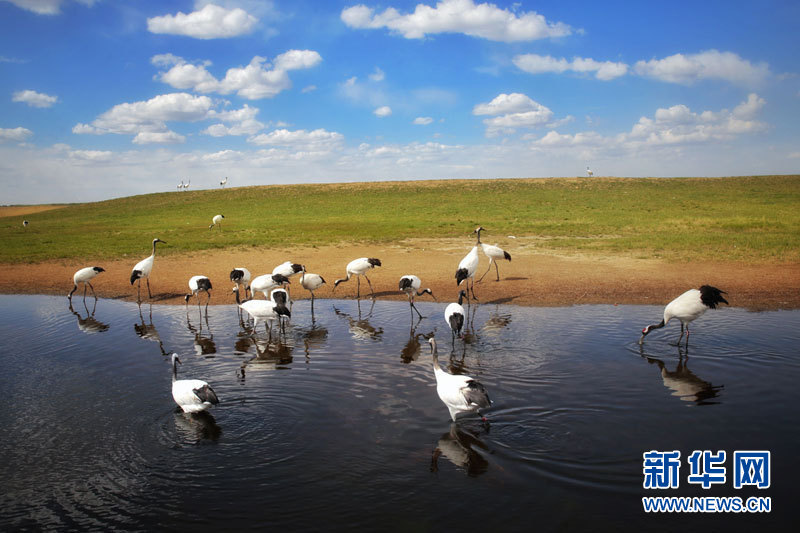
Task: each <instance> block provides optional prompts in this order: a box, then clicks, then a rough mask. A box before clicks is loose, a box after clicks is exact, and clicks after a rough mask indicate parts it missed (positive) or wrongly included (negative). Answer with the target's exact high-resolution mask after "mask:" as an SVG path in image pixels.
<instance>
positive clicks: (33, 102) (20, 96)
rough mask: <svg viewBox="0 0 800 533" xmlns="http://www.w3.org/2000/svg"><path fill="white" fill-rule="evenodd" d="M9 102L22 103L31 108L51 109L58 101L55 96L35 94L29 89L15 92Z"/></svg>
mask: <svg viewBox="0 0 800 533" xmlns="http://www.w3.org/2000/svg"><path fill="white" fill-rule="evenodd" d="M11 100H12V101H13V102H22V103H25V104H28V105H29V106H31V107H51V106H52V105H53V104H55V103H56V102H57V101H58V97H57V96H50V95H49V94H44V93H37V92H36V91H31V90H30V89H28V90H25V91H17V92H15V93H14V94H13V96H12V98H11Z"/></svg>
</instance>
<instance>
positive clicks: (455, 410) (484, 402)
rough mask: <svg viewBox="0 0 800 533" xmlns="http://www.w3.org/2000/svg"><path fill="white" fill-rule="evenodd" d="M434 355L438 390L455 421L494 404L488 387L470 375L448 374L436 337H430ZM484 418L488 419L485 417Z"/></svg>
mask: <svg viewBox="0 0 800 533" xmlns="http://www.w3.org/2000/svg"><path fill="white" fill-rule="evenodd" d="M428 343H429V344H430V345H431V356H432V357H433V375H434V376H435V377H436V392H437V394H438V395H439V399H440V400H442V403H444V404H445V406H446V407H447V410H448V411H450V418H452V419H453V421H454V422H455V420H456V417H457V416H459V415H462V414H468V413H474V412H476V411H478V410H479V409H485V408H488V407H490V406H491V405H492V401H491V400H490V399H489V393H488V392H487V390H486V387H484V386H483V385H481V383H480V382H478V381H477V380H475V379H474V378H471V377H470V376H463V375H458V374H448V373H447V372H445V371H444V370H442V368H441V367H440V366H439V351H438V349H437V348H436V339H434V338H433V337H431V338H430V339H428ZM484 420H486V419H485V418H484Z"/></svg>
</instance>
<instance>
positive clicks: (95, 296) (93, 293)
mask: <svg viewBox="0 0 800 533" xmlns="http://www.w3.org/2000/svg"><path fill="white" fill-rule="evenodd" d="M87 283H89V282H88V281H87ZM89 288H90V289H92V296H94V299H95V300H97V294H96V293H95V292H94V287H92V284H91V283H89Z"/></svg>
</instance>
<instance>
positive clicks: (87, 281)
mask: <svg viewBox="0 0 800 533" xmlns="http://www.w3.org/2000/svg"><path fill="white" fill-rule="evenodd" d="M100 272H105V269H104V268H103V267H96V266H95V267H86V268H82V269H80V270H78V271H77V272H75V275H74V276H72V283H73V287H72V290H71V291H69V294H68V295H67V298H69V301H70V302H71V301H72V294H73V293H74V292H75V291H77V290H78V283H83V299H84V300H86V286H87V285H88V286H89V288H91V289H92V296H94V299H95V300H97V294H95V292H94V287H92V284H91V280H92V279H94V277H95V276H97V275H98V274H99V273H100Z"/></svg>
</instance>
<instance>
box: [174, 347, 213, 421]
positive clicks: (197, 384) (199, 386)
mask: <svg viewBox="0 0 800 533" xmlns="http://www.w3.org/2000/svg"><path fill="white" fill-rule="evenodd" d="M180 362H181V360H180V359H179V358H178V354H176V353H173V354H172V398H173V399H174V400H175V403H177V404H178V405H179V406H180V407H181V409H183V412H184V413H199V412H200V411H205V410H206V409H208V408H209V407H211V406H212V405H217V404H218V403H219V398H217V394H216V393H215V392H214V389H212V388H211V385H209V384H208V383H206V382H205V381H203V380H201V379H178V363H180ZM181 364H183V363H181Z"/></svg>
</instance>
